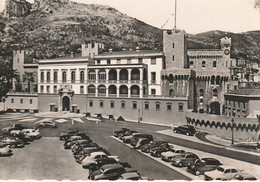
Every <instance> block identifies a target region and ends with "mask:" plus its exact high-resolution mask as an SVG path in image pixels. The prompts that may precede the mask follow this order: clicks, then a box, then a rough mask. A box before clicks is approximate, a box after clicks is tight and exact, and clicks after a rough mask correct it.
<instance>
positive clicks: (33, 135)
mask: <svg viewBox="0 0 260 182" xmlns="http://www.w3.org/2000/svg"><path fill="white" fill-rule="evenodd" d="M21 133H22V134H23V135H27V136H29V137H30V138H33V139H38V138H41V134H40V132H39V129H37V130H36V129H23V130H22V131H21Z"/></svg>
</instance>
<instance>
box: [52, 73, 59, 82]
mask: <svg viewBox="0 0 260 182" xmlns="http://www.w3.org/2000/svg"><path fill="white" fill-rule="evenodd" d="M53 79H54V83H57V82H58V73H57V71H55V72H54V73H53Z"/></svg>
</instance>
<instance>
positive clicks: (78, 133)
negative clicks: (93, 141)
mask: <svg viewBox="0 0 260 182" xmlns="http://www.w3.org/2000/svg"><path fill="white" fill-rule="evenodd" d="M74 136H81V138H82V139H88V140H90V138H89V136H87V135H86V133H83V132H81V131H80V132H77V133H75V134H74Z"/></svg>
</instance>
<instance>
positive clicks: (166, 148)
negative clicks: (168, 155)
mask: <svg viewBox="0 0 260 182" xmlns="http://www.w3.org/2000/svg"><path fill="white" fill-rule="evenodd" d="M167 151H174V147H173V146H172V145H160V146H158V147H154V148H152V149H151V150H150V153H151V156H153V157H161V153H162V152H167Z"/></svg>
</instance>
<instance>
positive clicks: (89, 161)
mask: <svg viewBox="0 0 260 182" xmlns="http://www.w3.org/2000/svg"><path fill="white" fill-rule="evenodd" d="M103 158H108V156H107V155H106V154H105V153H104V152H92V153H90V155H89V156H86V157H85V158H84V159H83V160H82V162H81V164H82V167H83V168H89V167H90V166H91V165H93V164H95V163H96V159H103Z"/></svg>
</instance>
